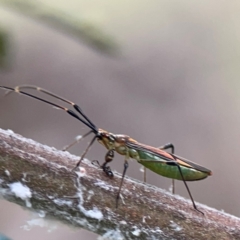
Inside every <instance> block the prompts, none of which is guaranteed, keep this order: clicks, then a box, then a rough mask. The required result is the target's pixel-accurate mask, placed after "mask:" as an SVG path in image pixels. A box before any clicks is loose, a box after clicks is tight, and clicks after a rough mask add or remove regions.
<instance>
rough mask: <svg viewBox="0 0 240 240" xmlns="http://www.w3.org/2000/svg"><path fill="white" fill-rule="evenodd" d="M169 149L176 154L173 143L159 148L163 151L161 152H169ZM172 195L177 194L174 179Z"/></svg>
mask: <svg viewBox="0 0 240 240" xmlns="http://www.w3.org/2000/svg"><path fill="white" fill-rule="evenodd" d="M169 148H170V149H171V153H172V154H174V150H175V147H174V145H173V144H172V143H167V144H165V145H163V146H161V147H159V149H161V150H167V149H169ZM172 194H175V181H174V179H172Z"/></svg>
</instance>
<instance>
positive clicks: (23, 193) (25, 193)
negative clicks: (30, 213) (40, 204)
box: [8, 182, 32, 208]
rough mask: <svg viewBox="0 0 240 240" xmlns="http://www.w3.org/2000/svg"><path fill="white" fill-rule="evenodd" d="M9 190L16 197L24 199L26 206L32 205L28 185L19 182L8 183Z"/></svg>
mask: <svg viewBox="0 0 240 240" xmlns="http://www.w3.org/2000/svg"><path fill="white" fill-rule="evenodd" d="M8 186H9V188H10V191H11V192H12V193H13V194H14V195H15V196H16V197H18V198H21V199H22V200H24V201H25V203H26V206H27V207H29V208H30V207H32V204H31V202H30V201H29V199H30V198H31V197H32V192H31V190H30V188H29V187H27V186H25V185H23V184H22V183H21V182H15V183H11V184H8Z"/></svg>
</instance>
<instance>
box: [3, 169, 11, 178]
mask: <svg viewBox="0 0 240 240" xmlns="http://www.w3.org/2000/svg"><path fill="white" fill-rule="evenodd" d="M4 172H5V174H6V175H7V176H8V177H10V176H11V173H10V172H9V171H8V170H7V169H6V170H5V171H4Z"/></svg>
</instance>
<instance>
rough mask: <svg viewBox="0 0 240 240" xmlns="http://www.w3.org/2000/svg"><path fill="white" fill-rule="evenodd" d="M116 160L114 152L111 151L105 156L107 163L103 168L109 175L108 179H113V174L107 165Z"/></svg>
mask: <svg viewBox="0 0 240 240" xmlns="http://www.w3.org/2000/svg"><path fill="white" fill-rule="evenodd" d="M113 158H114V150H112V149H111V150H109V151H108V152H107V153H106V155H105V162H104V163H103V164H102V166H101V168H102V169H103V171H104V172H105V173H106V174H107V176H108V177H113V172H112V170H111V168H110V167H109V166H107V164H108V163H109V162H111V161H112V160H113Z"/></svg>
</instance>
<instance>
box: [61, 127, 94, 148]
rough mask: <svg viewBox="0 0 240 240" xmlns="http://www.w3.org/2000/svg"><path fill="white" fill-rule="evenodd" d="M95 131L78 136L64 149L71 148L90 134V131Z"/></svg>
mask: <svg viewBox="0 0 240 240" xmlns="http://www.w3.org/2000/svg"><path fill="white" fill-rule="evenodd" d="M92 132H93V131H92V130H91V131H89V132H87V133H85V134H84V135H83V136H81V137H76V140H75V141H74V142H72V143H70V144H69V145H67V146H65V147H64V148H63V149H62V151H67V150H68V149H69V148H71V147H72V146H74V145H75V144H77V143H79V142H80V141H81V140H82V139H84V138H85V137H86V136H88V135H89V134H90V133H92Z"/></svg>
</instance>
